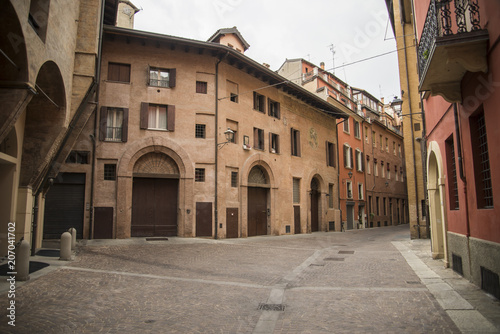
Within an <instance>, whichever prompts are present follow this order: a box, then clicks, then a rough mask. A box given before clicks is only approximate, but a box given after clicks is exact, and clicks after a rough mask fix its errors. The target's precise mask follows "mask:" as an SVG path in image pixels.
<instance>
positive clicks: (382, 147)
mask: <svg viewBox="0 0 500 334" xmlns="http://www.w3.org/2000/svg"><path fill="white" fill-rule="evenodd" d="M378 139H379V141H378V143H379V145H380V150H381V151H383V150H384V142H383V141H382V135H379V136H378Z"/></svg>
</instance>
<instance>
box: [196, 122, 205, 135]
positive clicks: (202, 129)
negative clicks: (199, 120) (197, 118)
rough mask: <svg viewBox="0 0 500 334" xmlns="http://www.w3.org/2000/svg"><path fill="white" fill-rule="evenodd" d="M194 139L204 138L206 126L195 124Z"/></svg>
mask: <svg viewBox="0 0 500 334" xmlns="http://www.w3.org/2000/svg"><path fill="white" fill-rule="evenodd" d="M195 138H206V125H205V124H196V127H195Z"/></svg>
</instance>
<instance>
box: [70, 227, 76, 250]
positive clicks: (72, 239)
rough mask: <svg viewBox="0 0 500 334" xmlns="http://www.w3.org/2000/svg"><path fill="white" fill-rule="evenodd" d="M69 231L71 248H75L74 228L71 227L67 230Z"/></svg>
mask: <svg viewBox="0 0 500 334" xmlns="http://www.w3.org/2000/svg"><path fill="white" fill-rule="evenodd" d="M68 232H69V233H71V250H72V251H73V250H75V247H76V228H74V227H72V228H70V229H69V230H68Z"/></svg>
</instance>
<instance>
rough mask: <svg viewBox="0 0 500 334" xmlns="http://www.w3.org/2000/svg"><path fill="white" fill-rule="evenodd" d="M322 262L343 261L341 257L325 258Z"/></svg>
mask: <svg viewBox="0 0 500 334" xmlns="http://www.w3.org/2000/svg"><path fill="white" fill-rule="evenodd" d="M323 260H324V261H344V258H343V257H327V258H324V259H323Z"/></svg>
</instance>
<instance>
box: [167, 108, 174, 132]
mask: <svg viewBox="0 0 500 334" xmlns="http://www.w3.org/2000/svg"><path fill="white" fill-rule="evenodd" d="M167 130H168V131H175V106H174V105H171V104H169V105H168V106H167Z"/></svg>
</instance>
